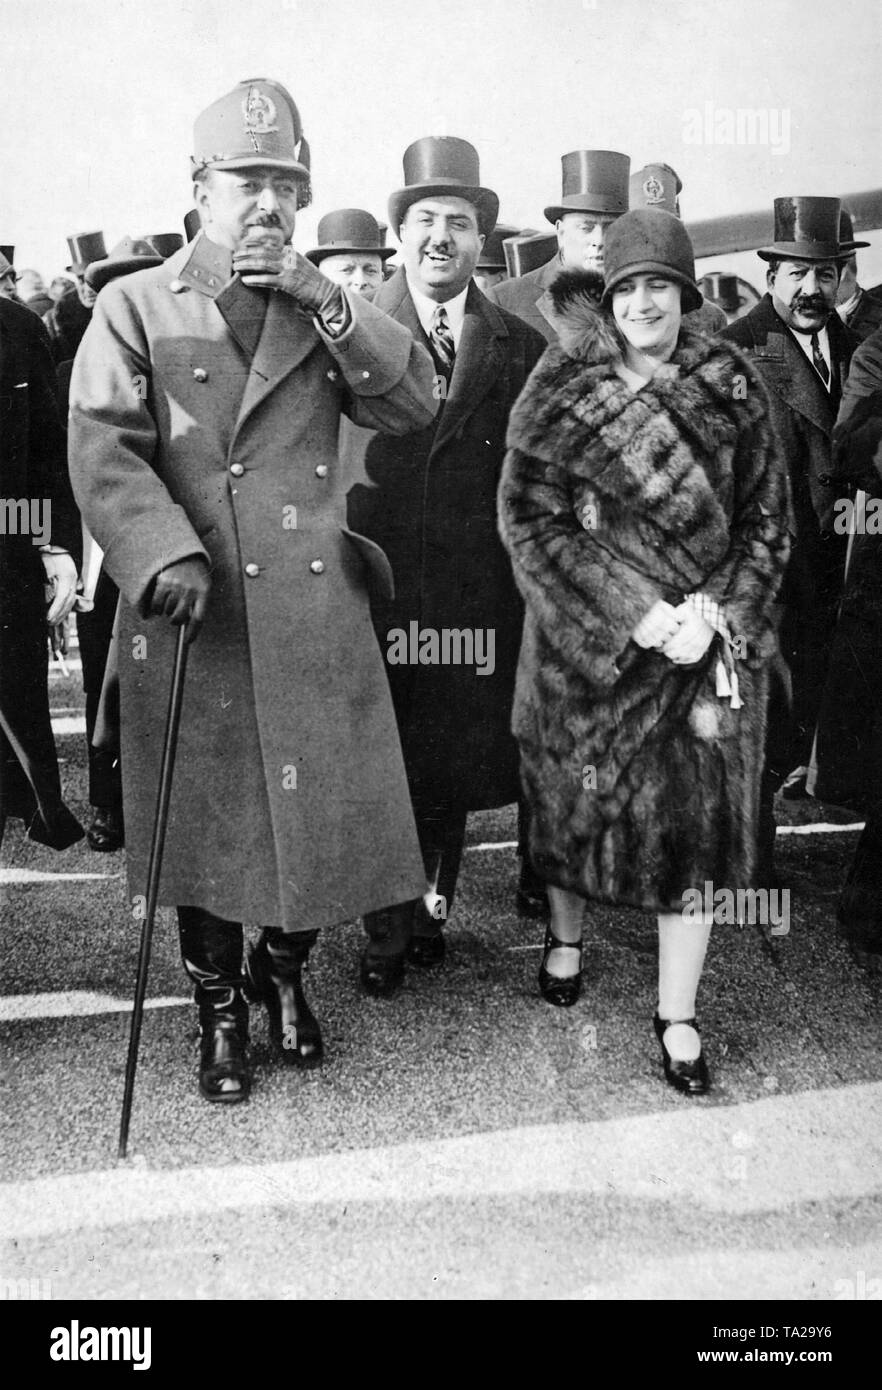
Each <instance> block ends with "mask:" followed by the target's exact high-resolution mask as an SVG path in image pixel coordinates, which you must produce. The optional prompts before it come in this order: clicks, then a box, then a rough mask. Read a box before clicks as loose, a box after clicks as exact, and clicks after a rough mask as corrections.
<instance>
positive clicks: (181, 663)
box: [119, 625, 187, 1158]
mask: <svg viewBox="0 0 882 1390" xmlns="http://www.w3.org/2000/svg"><path fill="white" fill-rule="evenodd" d="M186 634H187V627H186V625H184V626H182V627H180V628H179V629H178V645H177V647H176V649H175V667H174V672H173V674H172V683H171V693H170V695H169V699H168V719H167V720H166V725H165V743H164V745H163V749H162V767H161V770H160V773H159V794H158V795H157V798H156V818H155V820H154V823H153V839H152V841H151V843H150V860H149V865H148V869H147V910H146V913H145V915H144V925H143V927H142V928H141V951H140V954H139V956H138V978H137V980H136V983H135V1004H134V1008H133V1009H132V1026H131V1029H130V1031H129V1054H128V1057H127V1058H126V1088H125V1092H124V1094H123V1106H122V1120H121V1121H120V1126H119V1157H120V1158H125V1156H126V1147H127V1145H128V1142H129V1120H130V1119H131V1116H132V1098H133V1096H134V1093H135V1071H136V1069H137V1066H138V1045H139V1043H140V1041H141V1021H142V1019H143V1017H144V996H145V994H146V993H147V971H148V970H149V968H150V947H151V944H152V941H153V921H154V918H155V917H156V899H157V897H158V895H159V875H160V873H161V872H162V854H163V850H164V849H165V832H166V829H167V826H168V807H169V802H170V800H171V789H172V776H173V774H174V770H175V753H176V752H177V747H178V727H179V725H180V722H181V704H182V702H183V698H184V676H185V675H186V672H187V637H186Z"/></svg>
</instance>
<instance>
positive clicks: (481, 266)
mask: <svg viewBox="0 0 882 1390" xmlns="http://www.w3.org/2000/svg"><path fill="white" fill-rule="evenodd" d="M518 234H519V228H518V227H509V226H507V225H506V223H505V222H497V223H496V226H495V227H494V228H493V231H492V232H491V233H490V235H489V236H488V238H487V240H486V241H485V242H484V247H483V250H482V251H481V254H480V256H479V257H478V264H477V266H476V267H475V269H476V270H505V269H507V267H506V261H505V251H504V250H503V248H502V243H503V242H504V241H506V240H507V238H508V237H510V236H518Z"/></svg>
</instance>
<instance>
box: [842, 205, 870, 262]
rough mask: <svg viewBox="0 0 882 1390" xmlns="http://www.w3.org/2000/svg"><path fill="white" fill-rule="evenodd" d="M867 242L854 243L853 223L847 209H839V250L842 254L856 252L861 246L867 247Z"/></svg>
mask: <svg viewBox="0 0 882 1390" xmlns="http://www.w3.org/2000/svg"><path fill="white" fill-rule="evenodd" d="M869 244H870V243H869V242H868V241H855V239H854V222H853V221H852V219H851V213H850V212H849V210H848V208H841V209H840V212H839V249H840V251H842V252H846V251H857V250H858V248H859V247H861V246H869Z"/></svg>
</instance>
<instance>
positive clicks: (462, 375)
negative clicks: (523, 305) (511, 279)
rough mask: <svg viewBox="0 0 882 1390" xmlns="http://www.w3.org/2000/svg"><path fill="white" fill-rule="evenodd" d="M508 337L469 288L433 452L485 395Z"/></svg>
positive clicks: (491, 311)
mask: <svg viewBox="0 0 882 1390" xmlns="http://www.w3.org/2000/svg"><path fill="white" fill-rule="evenodd" d="M414 312H416V311H414ZM507 337H508V329H507V328H506V326H505V321H504V320H503V318H502V315H501V314H500V313H499V312H498V310H497V309H496V308H495V307H494V306H493V305H492V304H491V303H490V302H489V300H487V299H485V297H484V295H482V294H481V291H480V290H479V289H478V287H477V286H476V285H471V286H470V288H469V293H468V297H467V299H466V311H465V320H464V322H463V326H462V336H461V337H460V340H459V348H458V349H457V353H456V361H455V362H454V365H453V375H452V377H451V378H450V391H449V394H448V397H447V400H446V401H445V403H444V407H443V409H442V411H441V416H440V419H439V421H438V428H437V430H436V432H435V442H434V444H433V452H434V451H435V450H437V449H441V448H443V447H444V445H445V444H446V443H448V441H449V440H450V439H452V438H453V436H454V435H455V434H457V432H458V431H459V430H460V429H461V428H462V426H463V424H464V423H465V421H466V420H467V419H468V417H469V416H470V415H471V414H472V412H473V411H474V410H476V409H477V407H478V406H479V405H480V403H481V401H482V400H483V399H484V397H485V396H486V395H487V392H488V391H489V390H490V387H491V386H492V385H493V382H494V381H495V380H496V378H497V377H498V376H499V373H500V371H501V370H502V368H503V366H504V365H505V351H504V346H503V344H504V341H505V339H506V338H507Z"/></svg>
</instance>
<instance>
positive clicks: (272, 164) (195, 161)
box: [190, 77, 309, 207]
mask: <svg viewBox="0 0 882 1390" xmlns="http://www.w3.org/2000/svg"><path fill="white" fill-rule="evenodd" d="M193 151H194V152H193V154H192V155H191V157H190V165H191V168H192V171H193V174H194V175H195V174H198V173H200V172H201V170H203V169H250V168H256V167H257V166H258V165H261V166H263V167H264V168H270V169H290V170H291V172H292V173H294V174H299V175H301V177H302V178H303V179H304V181H305V182H306V183H307V184H308V182H309V146H308V144H307V143H306V140H305V139H304V138H303V127H302V125H301V124H300V113H299V111H298V110H297V107H296V106H295V104H294V100H293V98H292V96H291V94H290V92H288V91H287V89H286V88H285V87H283V86H282V84H281V82H275V81H273V80H272V79H270V78H267V77H252V78H249V79H248V81H247V82H239V83H238V84H237V86H235V87H234V88H233V90H232V91H231V92H227V94H226V96H223V97H220V98H219V99H218V100H217V101H215V102H213V103H212V105H211V106H209V107H207V108H206V109H205V110H204V111H203V112H202V114H201V115H199V116H197V117H196V123H195V125H194V127H193ZM308 201H309V199H308V197H307V202H308ZM301 206H303V207H305V206H306V204H305V203H302V204H301Z"/></svg>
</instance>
